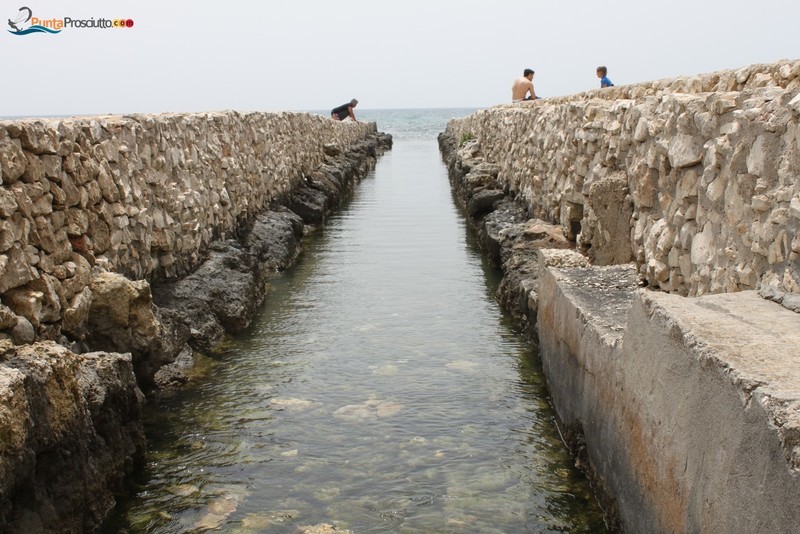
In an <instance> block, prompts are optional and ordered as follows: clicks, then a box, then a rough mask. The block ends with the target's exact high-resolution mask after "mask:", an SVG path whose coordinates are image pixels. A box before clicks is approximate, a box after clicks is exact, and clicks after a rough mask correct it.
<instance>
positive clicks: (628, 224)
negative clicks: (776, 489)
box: [447, 61, 800, 302]
mask: <svg viewBox="0 0 800 534" xmlns="http://www.w3.org/2000/svg"><path fill="white" fill-rule="evenodd" d="M799 92H800V61H782V62H778V63H775V64H771V65H755V66H751V67H747V68H744V69H740V70H737V71H725V72H719V73H712V74H707V75H700V76H693V77H687V78H680V79H676V80H665V81H659V82H651V83H645V84H640V85H634V86H626V87H618V88H612V89H607V90H595V91H589V92H586V93H583V94H580V95H574V96H570V97H562V98H554V99H544V100H540V101H536V102H530V103H521V104H514V105H511V104H509V105H505V106H498V107H495V108H491V109H488V110H484V111H479V112H477V113H474V114H472V115H470V116H469V117H467V118H464V119H460V120H453V121H451V122H450V123H449V124H448V127H447V133H448V134H449V135H451V136H452V137H453V138H454V139H456V140H459V141H460V142H461V143H462V144H463V145H464V147H465V148H466V149H469V150H471V151H472V152H473V153H474V154H475V155H477V156H479V157H481V158H483V160H484V161H485V162H487V163H489V164H495V165H497V166H498V168H499V172H498V176H497V180H498V182H499V185H500V187H502V188H504V189H506V190H507V191H509V192H511V193H512V194H514V195H515V196H516V197H517V198H518V199H520V200H522V201H523V202H524V203H525V205H526V206H527V207H528V210H529V213H530V215H531V216H536V217H540V218H543V219H545V220H549V221H552V222H557V223H560V224H561V226H562V227H563V228H564V231H565V233H566V234H567V236H568V237H570V238H573V239H576V240H577V243H578V245H579V246H580V247H581V248H583V249H584V250H585V251H586V252H587V253H588V254H589V256H590V257H591V258H592V260H593V261H594V262H595V263H596V264H600V265H607V264H618V263H625V262H628V261H635V262H636V264H637V267H638V269H639V272H640V275H641V276H642V277H643V278H644V279H646V281H647V282H648V284H649V285H651V286H655V287H658V288H660V289H662V290H665V291H669V292H675V293H679V294H682V295H691V296H697V295H702V294H706V293H720V292H732V291H739V290H745V289H756V288H760V289H761V290H762V294H765V295H767V296H770V297H772V298H774V299H775V300H784V299H786V300H787V302H788V301H789V300H791V299H792V298H796V296H797V295H798V294H800V95H798V93H799Z"/></svg>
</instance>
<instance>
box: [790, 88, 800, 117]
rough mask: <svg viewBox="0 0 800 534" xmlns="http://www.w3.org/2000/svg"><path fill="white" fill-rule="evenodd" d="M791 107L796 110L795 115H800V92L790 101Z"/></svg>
mask: <svg viewBox="0 0 800 534" xmlns="http://www.w3.org/2000/svg"><path fill="white" fill-rule="evenodd" d="M788 106H789V108H790V109H791V110H792V111H794V114H795V115H800V93H798V94H797V95H796V96H795V97H794V98H792V99H791V100H790V101H789V104H788Z"/></svg>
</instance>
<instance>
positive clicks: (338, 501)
mask: <svg viewBox="0 0 800 534" xmlns="http://www.w3.org/2000/svg"><path fill="white" fill-rule="evenodd" d="M469 111H471V110H384V111H369V110H365V111H363V112H359V113H357V116H358V118H359V119H361V120H376V121H377V122H378V126H379V129H380V130H382V131H387V132H389V133H392V134H394V136H395V146H394V149H393V150H392V151H391V152H388V153H386V154H385V155H384V156H382V158H381V159H380V160H379V162H378V164H377V167H376V169H375V171H374V173H372V174H371V175H370V176H369V177H368V178H367V179H366V180H365V181H363V182H362V183H361V185H359V186H358V188H357V190H356V191H355V193H354V195H353V197H352V199H351V200H350V201H349V203H348V204H347V205H345V206H344V208H343V209H342V210H341V211H340V212H339V213H337V214H335V215H333V216H331V217H330V218H329V220H328V221H327V224H326V226H325V227H324V228H323V229H322V230H321V231H319V232H317V233H315V234H312V235H310V236H308V237H307V238H306V240H305V242H304V252H303V254H302V255H301V257H300V259H299V261H298V262H297V264H296V265H295V266H294V267H292V268H291V269H290V270H289V271H288V272H286V273H284V274H282V275H277V276H276V277H275V278H274V280H273V281H272V288H271V292H270V295H269V297H268V300H267V303H266V305H265V306H264V308H263V309H262V310H261V312H260V315H259V316H258V318H257V319H256V320H255V322H254V324H253V325H252V327H251V328H250V329H249V330H248V331H247V332H246V333H244V334H242V335H239V336H236V337H235V338H232V339H230V340H229V341H228V342H227V344H226V346H225V348H224V350H223V351H222V353H221V354H219V355H216V356H214V357H211V358H203V359H201V361H200V365H199V366H198V370H197V371H198V373H199V374H201V375H202V376H200V377H197V379H196V380H194V381H192V382H191V383H190V384H189V385H188V387H185V388H184V389H182V390H180V391H178V392H176V393H175V394H173V395H171V396H168V397H163V398H160V399H157V400H154V401H152V402H151V403H150V404H149V405H148V407H147V410H146V425H147V435H148V439H149V452H148V455H147V465H146V467H145V469H144V470H143V471H141V472H140V473H138V475H137V477H136V480H135V486H134V488H133V489H132V493H131V496H130V498H129V499H128V500H127V501H125V502H123V503H122V504H121V505H120V507H119V513H118V515H117V517H115V518H114V520H113V521H112V523H111V524H110V525H109V526H108V531H122V532H164V533H167V532H194V531H212V530H213V531H224V532H237V533H245V532H247V533H251V532H298V531H300V532H302V531H303V529H306V528H308V527H317V528H318V530H317V531H316V532H325V531H326V530H325V528H326V527H324V526H323V525H330V526H332V527H335V528H337V529H339V530H349V531H351V532H409V533H411V532H602V531H604V530H605V525H604V524H603V521H602V514H601V511H600V509H599V508H598V506H597V504H596V501H595V499H594V497H593V494H592V490H591V488H590V487H589V484H588V483H587V481H586V479H585V478H584V477H583V476H582V475H581V474H580V473H579V472H578V471H576V469H575V468H574V466H573V462H572V461H571V459H570V456H569V454H568V452H567V450H566V448H565V446H564V444H563V443H562V441H561V440H560V437H559V432H558V428H557V426H556V423H555V415H554V412H553V410H552V408H551V406H550V404H549V402H548V396H547V391H546V387H545V383H544V378H543V376H542V374H541V370H540V368H539V362H538V359H537V354H536V352H535V350H534V348H533V347H532V345H531V344H529V343H528V342H527V341H526V340H525V339H524V338H523V337H522V336H521V335H520V334H519V333H518V332H517V331H516V329H515V324H514V323H513V322H512V321H511V320H510V319H509V318H508V317H507V316H506V315H504V313H503V312H502V311H501V309H500V308H499V306H498V304H497V302H496V300H495V296H494V295H495V291H496V288H497V284H498V273H497V272H495V271H494V270H493V269H492V268H491V267H490V266H489V265H487V263H486V262H485V260H484V259H483V257H482V255H481V253H480V251H479V250H478V248H477V246H476V244H475V242H474V237H473V236H472V234H471V232H470V231H469V229H468V228H467V225H466V224H465V218H464V215H463V214H462V213H460V212H459V210H458V209H457V208H456V205H455V202H454V200H453V197H452V194H451V191H450V187H449V184H448V180H447V175H446V169H445V168H444V165H443V164H442V162H441V159H440V156H439V152H438V147H437V144H436V134H438V133H439V132H441V131H442V130H443V129H444V126H445V124H446V121H447V119H449V118H452V117H454V116H459V115H465V114H467V113H468V112H469Z"/></svg>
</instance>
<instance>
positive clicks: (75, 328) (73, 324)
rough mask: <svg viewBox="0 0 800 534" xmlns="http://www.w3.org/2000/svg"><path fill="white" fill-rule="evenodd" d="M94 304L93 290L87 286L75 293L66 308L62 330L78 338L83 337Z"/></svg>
mask: <svg viewBox="0 0 800 534" xmlns="http://www.w3.org/2000/svg"><path fill="white" fill-rule="evenodd" d="M91 306H92V291H91V290H90V289H89V288H88V287H86V288H84V289H83V291H81V292H80V293H78V294H77V295H75V296H74V297H73V298H72V299H71V300H70V302H69V305H68V306H67V308H66V309H65V310H64V322H63V324H62V330H63V331H64V332H65V333H66V334H68V335H71V336H73V337H75V338H77V339H82V338H83V336H84V335H85V333H86V324H87V321H88V318H89V310H90V309H91Z"/></svg>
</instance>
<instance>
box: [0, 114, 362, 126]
mask: <svg viewBox="0 0 800 534" xmlns="http://www.w3.org/2000/svg"><path fill="white" fill-rule="evenodd" d="M225 117H230V118H238V119H247V120H251V119H254V118H255V119H264V120H269V119H286V118H290V119H291V118H297V119H311V120H318V121H320V122H324V123H330V124H338V125H339V127H347V126H352V125H351V124H348V123H336V122H334V121H331V120H330V119H329V118H328V117H325V116H323V115H317V114H314V113H308V112H303V111H274V112H273V111H236V110H224V111H199V112H163V113H124V114H103V115H74V116H66V117H21V118H13V119H0V127H7V126H9V125H45V126H47V125H58V124H89V123H92V122H99V123H104V124H105V123H111V124H119V123H125V122H128V121H132V122H141V121H151V120H155V121H158V120H168V121H174V120H176V119H179V120H180V119H188V120H197V119H199V120H207V119H209V118H225ZM356 124H366V125H370V124H372V123H371V122H368V121H362V122H359V123H356Z"/></svg>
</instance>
